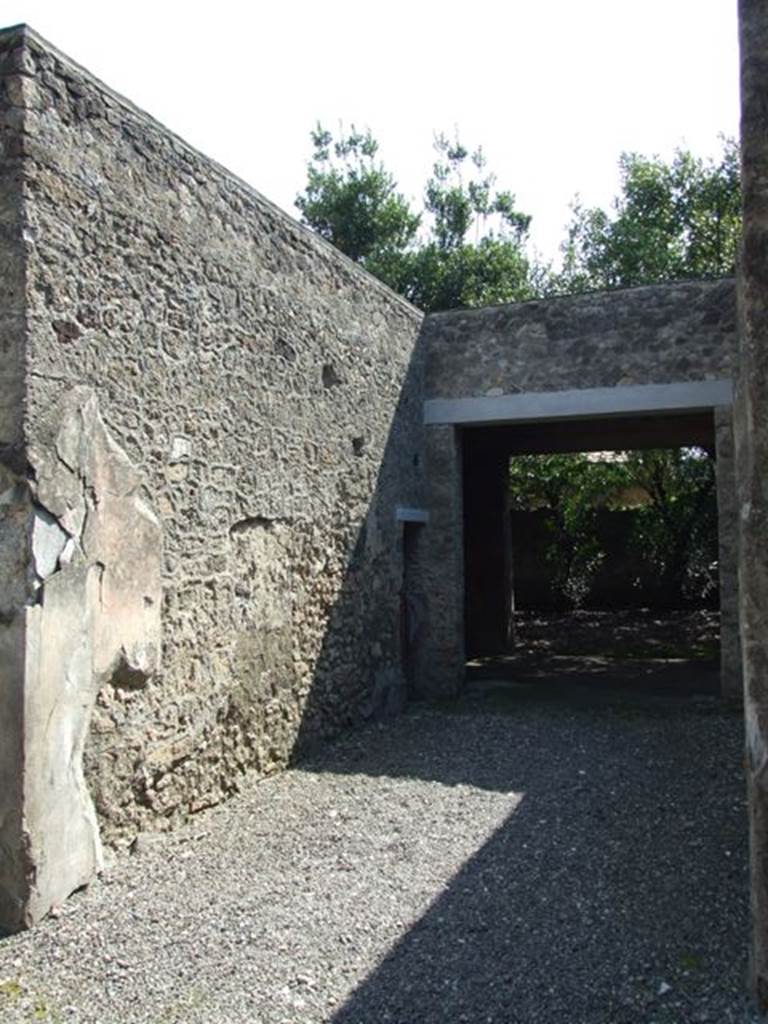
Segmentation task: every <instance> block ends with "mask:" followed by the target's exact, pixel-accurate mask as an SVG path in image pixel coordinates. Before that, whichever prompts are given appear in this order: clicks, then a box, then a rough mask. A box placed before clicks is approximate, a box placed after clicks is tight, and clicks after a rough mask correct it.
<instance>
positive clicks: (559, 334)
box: [424, 279, 737, 398]
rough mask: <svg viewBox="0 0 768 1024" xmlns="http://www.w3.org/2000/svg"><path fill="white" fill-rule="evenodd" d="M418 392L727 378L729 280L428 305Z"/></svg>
mask: <svg viewBox="0 0 768 1024" xmlns="http://www.w3.org/2000/svg"><path fill="white" fill-rule="evenodd" d="M424 343H425V345H427V346H428V349H429V363H428V367H427V372H426V377H425V397H426V398H471V397H481V396H483V395H500V394H514V393H516V392H520V391H561V390H568V389H570V388H599V387H616V386H626V385H633V384H668V383H677V382H681V381H693V380H711V379H719V378H730V377H732V376H733V375H734V372H735V360H736V346H737V342H736V290H735V287H734V282H733V281H732V280H730V279H727V280H722V281H687V282H681V283H678V284H670V285H655V286H651V287H644V288H627V289H621V290H618V291H614V292H597V293H594V294H589V295H569V296H564V297H562V298H554V299H542V300H538V301H535V302H522V303H518V304H516V305H511V306H493V307H489V308H487V309H477V310H456V311H453V312H448V313H436V314H433V315H432V316H430V317H428V318H427V320H426V322H425V325H424Z"/></svg>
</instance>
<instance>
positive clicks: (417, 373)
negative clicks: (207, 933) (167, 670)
mask: <svg viewBox="0 0 768 1024" xmlns="http://www.w3.org/2000/svg"><path fill="white" fill-rule="evenodd" d="M422 375H423V351H422V347H421V345H420V342H419V340H418V339H417V341H416V344H415V347H414V350H413V353H412V357H411V359H410V361H409V364H408V367H407V369H406V372H404V375H403V377H402V380H401V384H400V388H399V394H398V397H397V401H396V406H395V407H394V410H393V412H392V415H391V420H390V423H389V430H388V433H387V435H386V439H385V440H384V441H383V444H382V441H381V440H379V439H378V438H377V437H376V436H371V433H370V432H369V411H367V410H366V409H360V410H359V420H358V422H357V423H356V424H349V425H348V426H349V430H350V437H349V444H350V450H351V454H352V456H353V458H352V460H351V462H349V461H347V462H346V463H344V462H342V461H340V466H341V467H342V468H341V470H340V474H339V476H338V478H337V493H336V499H335V504H334V513H333V518H332V519H330V520H329V521H326V522H323V523H322V524H319V538H318V536H317V529H318V525H317V524H308V525H307V527H306V532H307V534H308V532H309V531H310V530H311V529H314V530H315V536H314V538H313V540H311V541H310V539H309V538H308V536H306V537H304V541H306V548H305V550H304V551H302V550H301V549H299V550H298V551H297V550H296V549H295V548H294V549H293V550H292V552H291V561H292V563H293V567H294V572H295V574H296V579H294V580H293V581H292V584H291V590H292V593H291V594H288V593H285V589H283V590H281V588H280V584H279V585H278V588H276V589H275V591H274V592H273V593H272V594H271V595H268V597H267V595H262V598H267V600H264V601H262V606H264V607H267V608H271V609H272V612H274V609H275V608H278V609H280V607H281V606H282V607H283V614H282V615H281V613H280V610H278V614H276V622H275V623H274V626H273V628H269V624H267V628H266V629H264V628H259V629H255V630H253V632H252V633H250V634H246V635H244V636H243V637H242V639H241V641H240V645H239V651H238V653H239V656H238V658H236V676H237V677H238V678H237V679H236V686H234V689H233V691H232V693H233V697H232V698H230V701H229V712H228V714H229V715H230V716H231V719H232V720H233V721H234V722H236V723H237V724H238V726H239V728H241V729H242V730H243V731H245V732H248V730H250V729H253V711H254V703H255V705H256V706H257V707H258V712H257V716H258V717H259V718H260V717H261V716H262V714H263V719H262V721H263V731H264V736H263V738H262V739H260V740H259V742H261V743H262V745H263V744H264V743H265V744H269V743H272V744H273V750H272V751H271V752H269V751H266V752H263V751H262V752H261V756H260V758H259V760H260V761H261V762H262V763H263V762H264V761H266V762H267V764H268V762H269V761H270V760H272V761H273V762H274V763H280V762H281V761H284V759H285V753H283V752H285V751H286V750H288V751H290V761H292V762H293V761H296V760H297V759H298V758H300V757H302V756H303V755H305V754H306V753H308V752H311V751H313V750H315V749H317V748H318V745H319V744H322V743H323V741H324V740H327V739H328V738H329V737H331V736H333V735H335V734H337V733H338V732H339V731H340V730H341V729H344V728H346V727H349V726H355V725H359V724H360V722H364V721H367V720H370V719H375V718H379V717H382V716H390V715H393V714H396V713H398V712H400V711H401V710H402V708H403V707H404V703H406V700H407V695H408V693H407V691H408V679H407V672H406V671H404V669H403V666H406V665H407V664H409V662H413V660H414V658H416V663H417V664H416V665H415V666H414V672H418V651H417V652H416V653H414V651H415V648H416V641H417V640H418V636H419V635H420V633H421V632H422V631H423V630H424V629H425V628H426V623H425V610H424V609H425V602H424V600H423V596H422V594H421V590H420V580H419V577H418V573H415V572H414V571H413V565H411V566H410V568H409V566H408V564H407V561H408V552H410V551H412V548H413V545H410V544H408V543H404V542H403V539H404V536H406V527H407V525H408V524H406V523H403V522H402V521H400V518H399V517H398V510H400V509H402V508H403V507H409V508H412V507H416V506H421V505H423V502H424V489H423V482H422V479H423V464H422V463H423V445H422V430H423V427H422V416H423V412H422V391H423V388H422ZM380 445H381V447H380V449H379V450H380V452H381V454H380V456H379V455H378V452H377V449H378V447H379V446H380ZM254 530H255V531H256V532H257V534H260V535H261V541H260V542H259V543H260V544H261V545H262V550H263V551H264V552H266V550H267V549H268V548H270V546H271V550H270V552H269V557H270V558H275V557H276V558H278V559H279V558H280V550H279V549H280V543H281V540H280V539H281V531H284V532H285V536H286V539H287V538H288V534H289V531H290V534H291V535H293V538H294V540H295V539H296V538H297V537H298V540H299V545H301V543H302V539H301V535H302V534H303V532H304V528H303V527H302V525H301V524H300V523H294V524H292V525H290V526H287V527H285V530H284V527H283V526H282V524H281V523H279V522H276V523H275V522H274V521H271V520H267V521H264V522H257V523H254V524H253V526H252V528H251V525H250V524H247V525H246V529H245V534H244V537H245V535H252V534H253V531H254ZM318 540H319V543H318ZM236 541H237V538H236ZM248 543H250V544H252V543H253V541H252V538H251V539H250V540H248ZM291 543H294V542H293V541H292V542H291ZM251 553H252V554H253V549H252V551H251ZM411 560H412V561H413V553H412V556H411ZM265 561H268V559H265V560H262V561H261V564H259V559H256V560H255V561H254V560H252V569H253V577H254V578H256V579H258V577H259V575H262V574H263V565H264V563H265ZM251 596H252V595H251ZM409 609H410V610H409ZM409 620H410V621H409ZM409 652H411V653H409ZM294 701H295V702H297V703H298V706H299V707H298V717H299V724H298V730H296V726H295V724H292V723H295V722H296V715H295V713H294V712H293V711H292V710H291V711H287V705H292V703H293V702H294ZM292 730H293V732H294V734H293V735H292ZM257 767H261V765H259V764H257Z"/></svg>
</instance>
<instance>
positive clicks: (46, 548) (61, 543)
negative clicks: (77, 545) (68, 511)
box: [32, 508, 72, 586]
mask: <svg viewBox="0 0 768 1024" xmlns="http://www.w3.org/2000/svg"><path fill="white" fill-rule="evenodd" d="M71 540H72V537H71V535H70V534H69V533H67V531H66V530H65V529H63V527H62V526H61V524H60V523H59V521H58V519H56V517H55V516H52V515H51V513H50V512H48V511H46V509H44V508H35V509H34V511H33V520H32V562H33V568H34V572H35V576H36V577H37V581H36V582H37V585H38V586H39V585H40V584H41V583H43V582H44V581H45V580H47V579H48V577H49V576H52V575H53V574H54V573H55V572H56V570H57V569H58V568H59V564H60V560H61V559H62V556H63V555H64V554H65V552H66V551H67V547H68V545H69V544H70V541H71ZM65 561H66V560H65Z"/></svg>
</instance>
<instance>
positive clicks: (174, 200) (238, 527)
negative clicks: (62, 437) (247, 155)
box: [1, 30, 422, 839]
mask: <svg viewBox="0 0 768 1024" xmlns="http://www.w3.org/2000/svg"><path fill="white" fill-rule="evenodd" d="M1 38H2V49H3V50H4V51H5V52H6V53H11V54H13V55H14V56H13V58H12V60H11V65H12V70H13V74H12V75H11V77H10V79H9V82H12V84H11V85H10V86H9V85H8V84H6V88H5V92H4V93H3V102H4V111H5V114H4V116H5V118H6V121H7V120H9V119H10V120H11V121H13V122H14V123H15V124H16V125H17V126H19V130H18V132H17V133H16V134H15V135H14V139H15V140H16V143H17V144H18V145H19V147H20V153H21V167H22V173H23V182H24V189H25V195H26V197H27V201H26V205H25V207H24V232H25V237H26V238H27V242H26V243H25V246H26V249H25V260H24V273H25V280H26V296H27V302H26V307H25V316H26V321H27V346H28V359H29V363H28V365H29V373H28V376H27V379H26V404H27V424H28V438H27V443H28V449H29V451H30V452H31V453H32V455H33V457H32V458H31V460H30V461H31V463H32V465H33V468H34V466H35V465H37V464H42V463H44V462H45V460H46V459H47V458H50V457H51V445H52V438H53V437H54V436H55V431H54V429H53V428H54V426H55V424H56V422H57V420H58V419H59V418H60V411H59V410H60V403H61V401H62V399H63V397H64V396H65V395H66V394H67V393H68V392H70V391H72V390H73V389H76V388H78V387H81V386H84V387H86V388H88V389H89V391H90V393H92V394H93V396H94V398H95V400H96V401H97V403H98V409H99V411H100V414H101V416H103V419H104V421H105V423H106V424H107V427H108V429H109V432H110V434H111V436H112V438H113V439H114V442H115V444H116V445H117V446H118V447H119V449H120V450H121V452H122V453H123V454H124V456H125V458H126V460H127V462H128V464H129V465H130V466H131V470H132V472H134V473H135V474H136V476H137V479H139V480H141V482H142V483H141V488H140V497H142V499H143V500H144V501H145V503H146V505H147V506H149V507H151V508H152V509H153V510H154V512H155V513H156V515H157V518H158V520H159V522H160V526H161V531H162V540H163V556H162V558H163V562H162V594H163V597H162V622H163V627H162V646H163V651H162V670H161V671H160V672H158V673H157V674H155V675H150V676H148V677H147V678H143V677H142V678H141V679H140V682H141V684H142V685H136V680H135V678H134V676H133V675H132V672H131V671H130V670H129V668H126V669H125V670H124V671H118V670H117V669H115V668H114V666H113V669H112V671H111V674H110V673H105V674H103V675H102V677H101V678H100V682H101V684H102V685H101V689H100V690H99V693H98V697H97V698H95V700H96V706H95V709H94V713H93V721H92V725H91V729H90V735H89V739H88V743H87V749H86V755H85V762H86V775H87V778H88V782H89V785H90V787H91V790H92V792H93V795H94V799H95V804H96V808H97V811H98V814H99V818H100V821H101V825H102V829H103V832H104V834H105V835H106V836H107V837H108V838H116V839H120V838H125V839H127V838H130V837H131V836H132V835H133V834H135V832H136V831H137V830H140V829H143V828H146V827H153V828H154V827H165V826H167V825H170V824H171V823H172V822H173V821H174V820H176V819H178V818H179V817H181V816H183V815H186V814H188V813H190V812H194V811H197V810H199V809H201V808H203V807H205V806H207V805H209V804H212V803H215V802H216V801H218V800H219V799H221V798H222V797H223V796H224V795H226V794H228V793H230V792H232V791H233V790H234V789H236V788H237V786H238V779H239V777H240V775H241V773H242V772H243V771H244V770H245V769H248V768H254V769H256V770H258V771H262V772H268V771H271V770H273V769H275V768H277V767H280V766H282V765H284V764H286V763H287V762H288V760H289V759H290V758H291V757H292V756H293V754H294V753H295V751H296V750H297V749H299V748H302V747H303V746H307V745H311V744H312V743H314V742H315V741H317V740H318V739H321V738H322V737H325V736H328V735H330V734H332V733H333V732H334V731H335V730H337V729H338V728H339V727H340V726H342V725H344V724H346V723H349V722H353V721H355V720H358V719H360V718H362V717H365V716H368V715H371V714H377V713H378V712H379V711H381V710H382V709H385V708H393V707H396V706H398V703H399V701H400V700H401V697H402V690H403V681H402V677H401V674H400V670H399V660H400V659H399V610H400V609H399V593H398V591H399V587H400V584H401V577H402V567H401V564H400V562H401V559H400V555H401V551H400V531H401V527H400V525H399V524H398V523H397V522H396V519H395V507H396V505H398V504H406V505H418V504H419V503H420V502H421V499H422V495H421V484H420V479H419V470H418V468H417V465H418V462H419V459H418V455H419V446H420V437H421V435H420V429H421V428H420V414H421V406H420V397H421V395H420V374H421V369H420V365H419V363H418V360H417V359H416V358H415V357H414V347H415V341H416V338H417V335H418V332H419V328H420V324H421V314H419V313H418V312H417V311H416V310H414V309H413V308H412V307H410V306H409V305H408V304H407V303H405V302H403V301H402V300H400V299H399V298H397V297H396V296H394V295H393V294H392V293H391V292H389V291H388V290H387V289H386V288H384V287H383V286H381V285H380V284H379V283H378V282H376V281H374V280H373V279H372V278H370V277H368V276H367V275H366V274H364V273H363V272H361V271H360V270H359V269H358V268H356V267H354V266H353V265H352V264H350V263H349V262H348V261H346V260H345V259H344V258H343V257H341V256H340V255H339V254H338V253H337V252H335V251H334V250H332V249H331V248H330V247H328V246H326V245H325V244H324V243H322V242H321V241H319V240H318V239H317V238H315V237H314V236H312V235H311V234H310V233H309V232H307V231H305V230H303V229H301V228H300V227H298V225H296V224H295V223H294V222H293V221H292V220H291V219H290V218H289V217H287V216H286V215H284V214H283V213H281V212H280V211H278V210H277V209H276V208H274V207H272V206H271V205H270V204H269V203H268V202H267V201H266V200H264V199H263V198H262V197H261V196H259V195H258V194H257V193H255V192H253V191H252V190H251V189H250V188H248V187H247V186H246V185H244V184H243V183H242V182H240V181H238V180H237V179H235V178H234V177H232V176H231V175H229V174H228V173H227V172H225V171H224V170H223V169H222V168H220V167H218V166H216V165H215V164H213V163H211V162H210V161H208V160H206V159H205V158H204V157H202V156H201V155H199V154H198V153H196V152H194V151H193V150H192V149H190V148H189V147H188V146H187V145H186V144H184V143H183V142H182V141H181V140H179V139H178V138H176V137H174V136H173V135H172V134H171V133H169V132H168V131H167V130H166V129H164V128H163V127H162V126H160V125H158V124H157V123H156V122H154V121H152V120H151V119H150V118H149V117H147V116H146V115H145V114H143V113H142V112H140V111H138V110H136V109H135V108H134V107H132V106H131V105H130V104H129V103H128V102H126V101H125V100H123V99H121V98H120V97H117V96H116V95H114V94H113V93H111V92H110V91H109V90H108V89H107V88H106V87H105V86H103V85H101V84H100V83H98V82H96V81H95V80H94V79H93V78H92V77H91V76H90V75H88V74H87V73H86V72H84V71H83V70H82V69H80V68H78V67H77V66H75V65H74V64H72V63H71V62H70V61H69V60H68V59H67V58H65V57H63V56H62V55H61V54H59V53H57V52H56V51H55V50H54V49H53V48H51V47H50V46H49V45H48V44H46V43H45V42H43V41H42V40H40V39H39V38H38V37H37V36H35V35H34V34H33V33H30V32H29V31H27V30H17V31H16V32H15V34H14V33H13V32H11V33H6V34H5V35H4V36H2V37H1ZM54 447H55V446H54ZM40 503H41V506H42V507H43V508H44V509H46V510H47V511H46V512H44V513H41V519H40V525H39V527H38V530H39V534H40V538H41V547H40V552H41V558H42V559H43V561H45V559H46V558H47V559H49V561H50V560H53V559H54V557H56V558H58V557H59V555H60V552H59V550H58V549H59V546H60V543H61V542H62V541H63V540H64V538H62V537H61V536H59V534H58V533H57V529H58V528H59V527H60V526H61V519H60V518H58V512H57V511H56V509H54V508H52V507H51V505H50V503H46V502H45V501H42V500H41V502H40ZM46 515H50V516H52V517H53V518H51V519H49V518H46ZM57 524H58V525H57ZM59 575H62V577H63V575H64V574H59ZM46 585H47V584H46Z"/></svg>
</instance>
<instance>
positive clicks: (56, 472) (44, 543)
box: [19, 388, 162, 925]
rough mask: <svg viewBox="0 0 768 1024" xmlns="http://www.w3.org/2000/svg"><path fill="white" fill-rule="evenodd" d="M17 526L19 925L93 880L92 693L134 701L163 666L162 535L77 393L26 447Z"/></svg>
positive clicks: (132, 471) (97, 850)
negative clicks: (29, 587)
mask: <svg viewBox="0 0 768 1024" xmlns="http://www.w3.org/2000/svg"><path fill="white" fill-rule="evenodd" d="M29 461H30V467H31V470H32V474H31V479H30V481H29V487H30V490H31V492H32V494H31V498H32V501H31V504H30V506H29V512H28V518H27V522H28V523H29V526H28V533H27V537H28V539H29V546H30V553H29V558H28V560H27V561H28V564H31V566H32V568H33V570H34V572H33V575H34V577H35V582H36V585H37V592H38V594H39V596H40V597H41V600H39V601H38V603H36V604H34V605H31V604H29V603H28V604H27V607H26V609H25V623H26V625H25V630H26V634H25V651H26V654H25V669H24V671H25V674H26V678H27V680H33V681H34V685H26V686H25V688H24V713H23V735H22V737H21V746H22V749H23V767H24V771H23V779H24V794H23V806H22V809H21V810H22V813H23V821H24V828H25V830H26V832H27V833H28V835H29V857H30V862H31V864H32V866H33V867H34V870H35V879H34V883H33V884H32V885H31V886H30V889H29V891H28V892H27V893H23V894H20V897H19V898H20V899H21V901H22V902H23V904H24V907H25V909H24V913H23V922H22V923H23V924H25V925H29V924H34V923H35V921H37V920H39V919H40V918H41V917H42V916H44V915H45V914H46V913H47V912H48V910H49V909H50V907H51V906H52V905H55V904H56V903H59V902H61V901H62V900H63V899H64V898H65V897H66V896H67V895H69V893H70V892H72V891H73V890H74V889H76V888H78V887H79V886H81V885H83V884H86V883H87V882H89V881H90V880H91V879H92V878H93V876H94V875H95V873H96V872H97V871H98V870H99V866H100V863H101V846H100V841H99V833H98V826H97V823H96V816H95V812H94V808H93V804H92V801H91V797H90V794H89V792H88V788H87V786H86V783H85V779H84V777H83V769H82V757H83V749H84V746H85V739H86V736H87V733H88V729H89V725H90V720H91V714H92V711H93V707H94V704H95V701H96V695H97V693H98V691H99V689H100V688H101V687H102V686H104V685H105V684H106V683H109V682H111V683H113V684H114V685H115V686H118V687H123V688H128V689H131V690H135V689H137V688H140V687H142V686H144V685H146V683H147V682H148V681H149V680H150V679H151V678H152V677H153V676H154V675H155V674H156V673H157V670H158V668H159V663H160V646H161V645H160V639H161V638H160V607H161V559H162V534H161V528H160V525H159V523H158V521H157V519H156V517H155V516H154V514H153V512H152V510H151V509H150V508H149V507H148V506H147V505H146V503H145V502H143V501H142V500H141V498H140V497H139V490H140V487H141V483H142V481H141V477H140V475H139V473H138V471H137V470H136V468H135V467H134V466H133V464H132V463H131V462H130V460H129V458H128V456H127V455H126V454H125V452H124V451H123V450H122V449H121V448H120V447H119V445H117V443H116V442H115V441H114V439H113V438H112V437H111V435H110V434H109V432H108V430H107V428H106V426H105V424H104V422H103V420H102V419H101V416H100V413H99V408H98V403H97V400H96V397H95V395H93V394H92V393H91V392H90V391H88V389H84V388H78V389H75V390H74V391H72V392H71V393H70V394H68V395H67V396H66V397H65V399H64V400H63V401H62V402H61V404H60V405H59V406H57V407H52V408H51V410H50V415H49V417H48V418H47V420H46V423H45V424H44V425H41V426H40V427H39V429H38V432H37V436H36V438H35V441H34V443H33V444H30V447H29Z"/></svg>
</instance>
